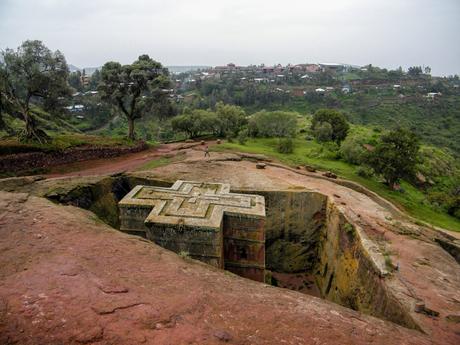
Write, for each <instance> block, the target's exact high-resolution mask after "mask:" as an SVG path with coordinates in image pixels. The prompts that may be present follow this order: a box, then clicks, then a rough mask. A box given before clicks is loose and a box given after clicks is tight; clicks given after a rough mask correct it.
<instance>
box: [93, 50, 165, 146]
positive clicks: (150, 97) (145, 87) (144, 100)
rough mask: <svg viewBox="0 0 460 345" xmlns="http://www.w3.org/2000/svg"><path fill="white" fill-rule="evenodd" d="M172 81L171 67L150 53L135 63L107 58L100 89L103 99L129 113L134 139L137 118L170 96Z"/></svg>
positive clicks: (129, 134)
mask: <svg viewBox="0 0 460 345" xmlns="http://www.w3.org/2000/svg"><path fill="white" fill-rule="evenodd" d="M169 85H170V80H169V73H168V70H167V69H166V68H164V67H163V66H162V65H161V63H159V62H157V61H155V60H153V59H151V58H150V57H149V56H148V55H141V56H139V58H138V59H137V60H136V61H134V62H133V63H132V64H131V65H124V66H122V65H121V64H119V63H118V62H107V63H106V64H105V65H104V66H103V67H102V70H101V82H100V83H99V87H98V89H99V91H100V92H101V96H102V99H103V100H105V101H107V102H109V103H112V104H114V105H115V106H116V107H117V108H118V109H119V110H120V111H121V112H122V113H123V115H124V116H126V118H127V120H128V138H129V139H134V138H135V134H134V121H135V120H137V119H140V118H141V117H142V116H143V115H144V114H145V113H146V112H148V111H150V110H151V109H152V107H153V106H154V105H155V104H156V103H158V102H161V101H162V100H164V99H165V98H167V96H168V90H167V88H168V87H169Z"/></svg>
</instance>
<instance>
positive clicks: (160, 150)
mask: <svg viewBox="0 0 460 345" xmlns="http://www.w3.org/2000/svg"><path fill="white" fill-rule="evenodd" d="M177 148H178V145H177V144H163V145H160V146H157V147H154V148H150V149H147V150H145V151H141V152H136V153H130V154H126V155H123V156H120V157H114V158H103V159H93V160H88V161H82V162H75V163H70V164H63V165H58V166H55V167H53V168H51V169H50V172H49V173H48V174H47V175H46V177H66V176H91V175H106V174H115V173H121V172H125V171H133V170H136V169H137V168H139V167H141V166H142V165H144V164H146V163H148V162H150V161H151V160H153V159H156V158H161V157H164V156H168V155H173V154H174V151H177Z"/></svg>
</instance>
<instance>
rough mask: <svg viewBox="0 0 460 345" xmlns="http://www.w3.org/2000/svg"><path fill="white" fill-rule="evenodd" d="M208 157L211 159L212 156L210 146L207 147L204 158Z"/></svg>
mask: <svg viewBox="0 0 460 345" xmlns="http://www.w3.org/2000/svg"><path fill="white" fill-rule="evenodd" d="M206 157H211V155H210V154H209V146H208V145H206V147H205V148H204V158H206Z"/></svg>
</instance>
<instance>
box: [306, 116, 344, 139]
mask: <svg viewBox="0 0 460 345" xmlns="http://www.w3.org/2000/svg"><path fill="white" fill-rule="evenodd" d="M324 122H328V123H329V124H330V125H331V127H332V133H331V140H332V141H335V142H336V143H338V144H340V142H341V141H343V140H344V139H345V138H346V137H347V134H348V130H349V129H350V126H349V125H348V122H347V119H346V118H345V116H344V115H343V114H342V113H340V112H338V111H337V110H333V109H319V110H318V111H317V112H316V113H315V115H313V119H312V122H311V129H312V130H313V132H314V133H319V132H318V130H317V129H316V127H317V126H324Z"/></svg>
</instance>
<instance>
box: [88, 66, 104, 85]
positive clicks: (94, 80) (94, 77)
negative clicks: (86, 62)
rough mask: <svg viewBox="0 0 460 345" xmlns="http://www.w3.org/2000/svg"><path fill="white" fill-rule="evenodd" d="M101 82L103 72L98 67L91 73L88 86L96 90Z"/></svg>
mask: <svg viewBox="0 0 460 345" xmlns="http://www.w3.org/2000/svg"><path fill="white" fill-rule="evenodd" d="M100 82H101V72H100V71H99V70H98V69H97V70H95V71H94V73H93V74H91V78H89V84H88V87H89V89H90V90H96V89H97V87H98V85H99V83H100Z"/></svg>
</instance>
